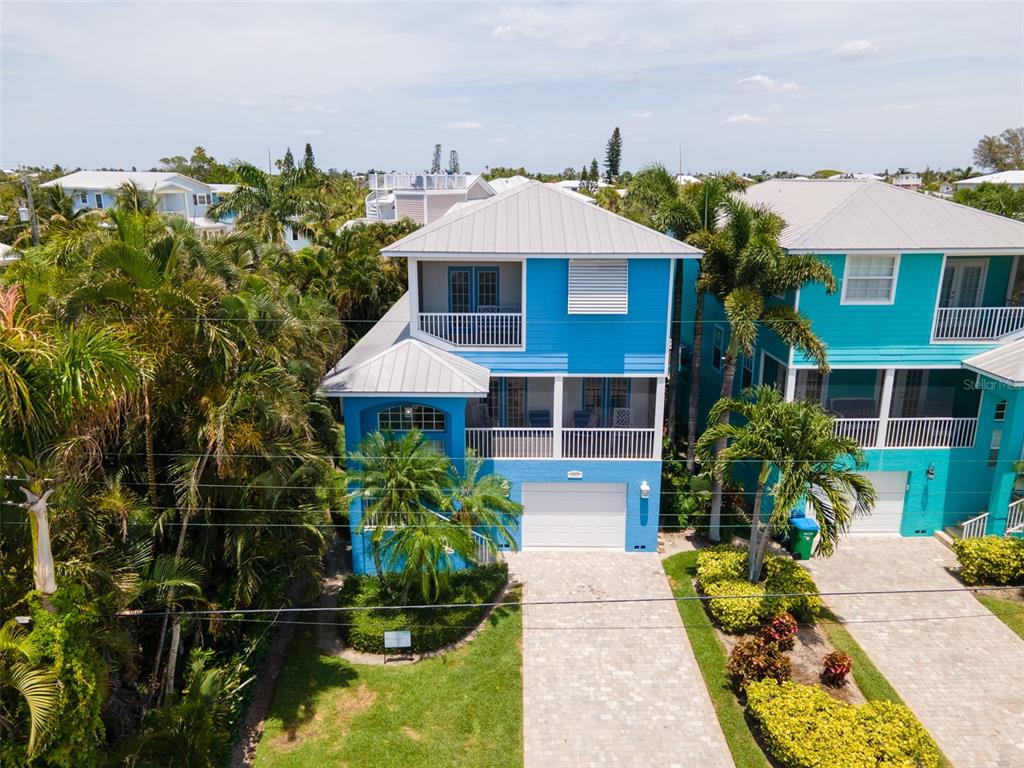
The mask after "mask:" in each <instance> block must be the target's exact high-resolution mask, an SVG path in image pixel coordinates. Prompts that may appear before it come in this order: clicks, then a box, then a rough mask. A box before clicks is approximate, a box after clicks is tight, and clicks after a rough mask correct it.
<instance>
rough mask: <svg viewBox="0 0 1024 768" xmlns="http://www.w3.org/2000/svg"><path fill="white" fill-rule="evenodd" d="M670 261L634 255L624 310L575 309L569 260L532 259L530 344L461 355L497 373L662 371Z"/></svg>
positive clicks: (528, 292)
mask: <svg viewBox="0 0 1024 768" xmlns="http://www.w3.org/2000/svg"><path fill="white" fill-rule="evenodd" d="M670 267H671V260H669V259H633V260H630V262H629V313H628V314H626V315H570V314H569V302H568V296H569V261H568V259H527V262H526V321H525V322H526V349H525V350H516V351H488V352H468V351H458V352H457V354H459V355H461V356H463V357H465V358H467V359H469V360H472V361H474V362H476V363H479V364H480V365H484V366H486V367H487V368H490V369H491V371H492V372H493V373H494V374H495V375H501V374H505V373H524V372H529V373H552V374H554V373H603V374H609V375H614V374H630V373H632V374H659V373H663V372H664V370H665V338H666V333H667V330H668V286H669V283H668V281H669V273H670Z"/></svg>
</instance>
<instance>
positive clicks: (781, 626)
mask: <svg viewBox="0 0 1024 768" xmlns="http://www.w3.org/2000/svg"><path fill="white" fill-rule="evenodd" d="M796 632H797V623H796V619H794V618H793V616H792V614H789V613H786V612H783V613H780V614H777V615H775V616H772V617H771V618H770V619H768V621H766V622H765V625H764V626H763V627H761V632H760V636H761V639H763V640H764V641H765V642H766V643H771V644H772V645H774V646H775V647H777V648H778V649H779V650H782V651H791V650H793V644H794V643H795V641H796Z"/></svg>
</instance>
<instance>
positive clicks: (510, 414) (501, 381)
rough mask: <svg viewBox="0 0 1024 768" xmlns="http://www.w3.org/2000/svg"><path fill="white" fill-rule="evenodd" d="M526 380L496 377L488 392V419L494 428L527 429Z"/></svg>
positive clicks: (492, 380)
mask: <svg viewBox="0 0 1024 768" xmlns="http://www.w3.org/2000/svg"><path fill="white" fill-rule="evenodd" d="M526 391H527V384H526V379H525V378H523V377H521V376H519V377H495V378H492V379H491V383H490V387H489V389H488V390H487V417H488V418H489V420H490V421H491V422H492V423H493V425H494V426H501V427H525V426H527V424H526Z"/></svg>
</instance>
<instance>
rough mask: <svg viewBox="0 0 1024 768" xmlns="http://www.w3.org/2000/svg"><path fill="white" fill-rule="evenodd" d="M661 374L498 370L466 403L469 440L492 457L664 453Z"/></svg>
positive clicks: (647, 456)
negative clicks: (503, 373) (501, 373)
mask: <svg viewBox="0 0 1024 768" xmlns="http://www.w3.org/2000/svg"><path fill="white" fill-rule="evenodd" d="M663 402H664V380H663V379H662V378H660V377H610V376H604V377H601V376H588V377H570V376H555V377H533V376H519V377H492V378H491V381H490V389H489V392H488V396H487V397H486V398H481V399H479V400H470V401H469V403H468V405H467V408H466V447H467V448H468V449H472V450H474V451H475V452H476V454H477V455H478V456H482V457H485V458H503V459H561V458H566V459H657V458H660V456H661V441H660V437H659V434H660V430H659V425H660V424H661V421H662V407H663V406H662V404H663Z"/></svg>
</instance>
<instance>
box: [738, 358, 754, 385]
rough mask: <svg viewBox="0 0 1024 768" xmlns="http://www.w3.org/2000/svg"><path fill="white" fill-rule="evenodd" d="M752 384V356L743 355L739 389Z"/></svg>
mask: <svg viewBox="0 0 1024 768" xmlns="http://www.w3.org/2000/svg"><path fill="white" fill-rule="evenodd" d="M753 385H754V356H753V355H743V370H742V371H740V389H747V388H748V387H752V386H753Z"/></svg>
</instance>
